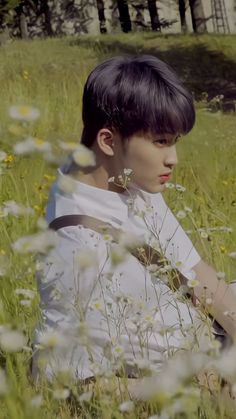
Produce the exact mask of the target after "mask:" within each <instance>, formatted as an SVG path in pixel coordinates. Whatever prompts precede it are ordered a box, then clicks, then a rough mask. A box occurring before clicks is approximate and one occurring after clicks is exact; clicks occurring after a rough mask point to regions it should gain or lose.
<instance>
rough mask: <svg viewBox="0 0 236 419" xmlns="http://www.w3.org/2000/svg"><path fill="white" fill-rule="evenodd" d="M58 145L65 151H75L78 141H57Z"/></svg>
mask: <svg viewBox="0 0 236 419" xmlns="http://www.w3.org/2000/svg"><path fill="white" fill-rule="evenodd" d="M59 147H60V148H61V149H62V150H65V151H75V150H76V149H77V148H78V143H75V142H73V141H68V142H65V141H59Z"/></svg>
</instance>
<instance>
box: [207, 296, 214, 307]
mask: <svg viewBox="0 0 236 419" xmlns="http://www.w3.org/2000/svg"><path fill="white" fill-rule="evenodd" d="M212 302H213V301H212V298H206V304H207V305H208V306H209V305H211V304H212Z"/></svg>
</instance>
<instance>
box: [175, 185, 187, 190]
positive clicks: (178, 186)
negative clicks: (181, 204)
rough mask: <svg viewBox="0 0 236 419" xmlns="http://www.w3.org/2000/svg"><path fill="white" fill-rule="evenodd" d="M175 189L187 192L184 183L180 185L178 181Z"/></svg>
mask: <svg viewBox="0 0 236 419" xmlns="http://www.w3.org/2000/svg"><path fill="white" fill-rule="evenodd" d="M175 189H176V190H177V191H179V192H185V191H186V188H185V187H184V186H182V185H179V184H178V183H177V184H176V185H175Z"/></svg>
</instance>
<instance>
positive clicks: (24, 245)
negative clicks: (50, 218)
mask: <svg viewBox="0 0 236 419" xmlns="http://www.w3.org/2000/svg"><path fill="white" fill-rule="evenodd" d="M56 244H57V235H56V233H55V232H54V231H52V230H46V231H42V232H40V233H36V234H33V235H31V236H25V237H21V238H19V239H18V240H16V241H15V242H14V243H13V244H12V248H13V249H14V250H15V251H16V252H18V253H33V252H39V253H46V252H47V251H48V250H49V249H50V248H52V247H54V246H55V245H56Z"/></svg>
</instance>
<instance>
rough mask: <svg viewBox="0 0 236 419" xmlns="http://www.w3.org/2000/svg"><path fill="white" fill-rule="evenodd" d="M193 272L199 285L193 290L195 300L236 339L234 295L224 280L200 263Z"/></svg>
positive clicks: (209, 267)
mask: <svg viewBox="0 0 236 419" xmlns="http://www.w3.org/2000/svg"><path fill="white" fill-rule="evenodd" d="M193 270H194V271H195V272H196V275H197V277H196V279H197V280H198V281H199V285H197V286H196V287H195V288H194V294H195V296H196V298H197V299H198V300H199V301H200V302H201V304H202V305H203V306H204V307H205V309H206V310H207V311H208V312H209V313H210V314H211V315H212V316H213V318H214V319H216V320H217V321H218V323H220V325H221V326H222V327H223V328H224V329H225V331H226V332H227V333H228V334H229V335H230V336H231V337H232V338H233V339H235V338H236V295H235V294H234V292H233V291H232V288H231V287H230V285H229V284H227V283H226V282H225V281H224V280H222V279H221V280H219V279H218V278H217V275H216V272H215V270H214V269H213V268H212V267H211V266H209V265H207V264H206V263H205V262H203V261H200V262H199V263H198V264H197V265H196V266H195V267H194V268H193Z"/></svg>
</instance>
